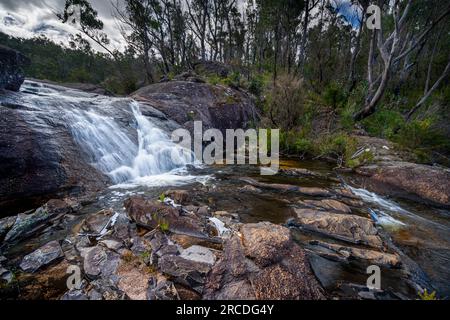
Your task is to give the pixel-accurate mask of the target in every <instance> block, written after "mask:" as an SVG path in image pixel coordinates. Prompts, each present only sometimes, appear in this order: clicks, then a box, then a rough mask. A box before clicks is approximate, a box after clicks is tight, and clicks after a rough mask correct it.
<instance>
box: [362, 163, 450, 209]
mask: <svg viewBox="0 0 450 320" xmlns="http://www.w3.org/2000/svg"><path fill="white" fill-rule="evenodd" d="M357 172H358V173H360V174H363V175H365V176H367V177H369V178H370V180H372V181H374V182H376V183H379V184H384V185H387V186H389V187H391V188H394V189H397V190H399V191H403V192H404V193H408V194H411V195H413V196H416V197H419V198H422V199H424V200H425V201H427V202H430V203H434V204H437V205H441V206H445V207H450V171H449V170H446V169H443V168H438V167H432V166H427V165H422V164H415V163H409V162H390V163H386V164H380V165H374V166H367V167H362V168H359V169H358V170H357Z"/></svg>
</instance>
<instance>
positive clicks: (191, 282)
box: [158, 255, 211, 293]
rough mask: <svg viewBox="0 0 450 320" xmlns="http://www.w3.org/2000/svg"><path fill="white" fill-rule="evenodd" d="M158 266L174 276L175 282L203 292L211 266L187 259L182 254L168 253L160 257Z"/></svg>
mask: <svg viewBox="0 0 450 320" xmlns="http://www.w3.org/2000/svg"><path fill="white" fill-rule="evenodd" d="M158 268H159V269H160V270H161V272H162V273H164V274H167V275H169V276H171V277H173V280H174V281H175V282H177V283H179V284H181V285H184V286H187V287H189V288H192V289H193V290H195V291H197V292H199V293H201V292H202V290H203V285H204V283H205V277H206V275H207V274H208V272H209V270H210V269H211V266H210V265H209V264H206V263H201V262H196V261H192V260H187V259H184V258H182V257H180V256H174V255H166V256H163V257H161V258H160V259H159V261H158Z"/></svg>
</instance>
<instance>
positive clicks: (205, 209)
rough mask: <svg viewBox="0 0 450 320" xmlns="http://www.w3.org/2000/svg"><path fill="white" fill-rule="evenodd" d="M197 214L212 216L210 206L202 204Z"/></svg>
mask: <svg viewBox="0 0 450 320" xmlns="http://www.w3.org/2000/svg"><path fill="white" fill-rule="evenodd" d="M197 214H198V215H200V216H205V217H206V216H210V214H209V208H208V206H201V207H200V208H198V210H197Z"/></svg>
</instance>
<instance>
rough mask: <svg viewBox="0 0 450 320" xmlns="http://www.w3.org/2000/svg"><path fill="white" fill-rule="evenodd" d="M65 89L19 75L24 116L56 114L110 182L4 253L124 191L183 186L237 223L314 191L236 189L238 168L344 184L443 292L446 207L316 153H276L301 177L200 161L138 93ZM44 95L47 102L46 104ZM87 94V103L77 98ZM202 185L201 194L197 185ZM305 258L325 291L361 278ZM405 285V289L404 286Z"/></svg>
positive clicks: (282, 215) (276, 212)
mask: <svg viewBox="0 0 450 320" xmlns="http://www.w3.org/2000/svg"><path fill="white" fill-rule="evenodd" d="M74 92H75V91H69V92H65V93H61V91H60V89H58V87H55V86H53V87H52V86H42V85H41V84H39V83H35V82H30V81H27V82H26V83H25V84H24V86H23V87H22V94H23V96H24V97H22V98H21V99H23V100H26V101H22V104H26V105H27V106H29V107H30V108H31V109H34V111H36V109H38V112H37V114H39V115H41V116H42V118H37V119H36V118H35V119H32V118H31V117H30V118H27V117H25V118H26V119H27V121H30V122H34V123H36V124H37V125H38V124H39V125H44V124H43V123H44V122H45V121H48V120H49V119H50V118H51V121H56V122H58V121H61V122H62V123H64V125H65V126H66V128H67V130H68V131H69V132H70V133H71V136H72V138H73V141H74V142H75V143H76V144H77V145H78V146H79V147H80V152H81V153H83V154H84V155H85V156H87V158H88V159H89V160H88V162H89V165H90V166H92V167H94V168H96V169H97V170H99V171H101V172H102V173H104V174H105V175H107V176H108V177H109V178H110V180H111V185H110V186H108V187H106V188H104V189H103V190H102V191H100V192H98V193H97V194H96V195H95V198H94V200H93V201H91V202H90V203H88V204H86V205H84V206H83V207H82V209H81V211H80V212H79V213H78V214H77V215H76V216H75V217H73V219H71V220H68V222H67V223H66V224H64V225H63V227H61V228H60V230H57V231H54V232H51V233H45V234H42V235H40V236H37V237H35V238H33V239H32V240H30V241H27V242H26V243H21V244H19V245H17V246H15V247H13V248H11V249H10V250H9V252H8V255H7V257H8V258H11V259H13V258H14V257H15V256H17V255H19V254H23V252H30V251H31V250H33V249H34V248H37V247H38V246H39V245H41V244H44V243H46V242H48V241H49V240H54V239H58V240H63V239H64V238H65V236H66V235H67V234H68V233H71V232H73V230H74V228H76V226H77V224H78V223H79V222H80V221H81V220H82V219H83V218H85V217H86V216H87V215H89V214H92V213H95V212H98V211H99V210H103V209H109V208H110V209H112V210H113V211H114V212H118V213H120V212H123V211H124V207H123V202H124V200H126V199H127V198H128V197H130V196H132V195H144V196H145V197H148V198H153V199H157V198H158V197H159V195H160V194H161V193H162V192H164V191H166V190H168V189H176V188H179V189H185V190H191V191H192V194H193V197H194V199H195V202H197V203H207V204H208V205H209V206H210V208H211V210H212V211H228V212H233V213H237V214H238V215H239V217H240V219H241V221H242V222H244V223H249V222H259V221H270V222H273V223H277V224H285V223H286V222H287V221H288V220H289V219H290V218H292V217H294V216H295V212H294V211H293V206H295V203H296V202H298V201H299V200H305V199H315V198H314V197H311V196H302V195H299V194H296V193H289V192H280V191H277V190H263V191H262V192H261V193H249V192H243V191H242V190H241V188H242V187H244V186H245V185H246V183H245V182H243V181H242V180H241V178H242V177H251V178H254V179H256V180H258V181H260V182H265V183H283V184H290V185H297V186H302V187H318V188H326V189H337V188H340V187H342V186H344V185H345V186H347V187H348V188H349V189H350V190H351V191H352V192H353V193H354V194H355V195H356V196H358V197H359V198H360V199H361V201H363V202H364V207H362V208H356V209H353V208H352V214H357V215H361V216H364V217H370V218H371V219H372V220H374V221H375V223H376V224H377V226H378V227H379V228H380V229H381V230H383V232H384V233H385V234H387V235H388V236H390V237H391V238H392V240H393V243H394V244H395V245H396V246H398V247H399V249H400V250H401V251H402V252H404V253H405V254H406V255H407V256H408V257H409V258H411V259H412V260H413V261H415V262H416V263H417V265H418V266H419V267H420V268H421V269H422V270H423V271H424V272H425V274H426V276H427V277H428V278H429V281H430V283H431V284H432V286H433V287H434V288H435V289H436V291H437V293H438V295H439V297H443V298H444V297H449V296H450V286H449V283H450V232H449V231H450V219H449V218H450V212H449V211H447V210H444V209H439V208H434V207H431V206H428V205H425V204H421V203H417V202H412V201H407V200H403V199H399V198H388V197H382V196H380V195H377V194H375V193H373V192H371V191H369V190H367V189H366V188H365V186H364V185H360V184H359V183H358V179H357V177H356V176H354V175H353V174H350V173H346V174H338V173H336V172H335V171H334V170H333V167H332V165H330V164H328V163H324V162H320V161H299V160H296V159H282V160H281V161H280V166H281V168H282V169H292V168H304V169H307V170H310V171H311V172H313V173H316V174H317V175H315V176H310V177H308V176H289V175H283V174H278V175H275V176H260V175H259V173H260V171H259V167H257V166H251V165H228V166H225V165H215V166H203V165H201V164H198V163H196V161H195V159H194V157H193V155H192V153H191V152H190V151H189V150H186V149H182V148H180V147H179V146H177V145H176V144H174V143H173V142H172V141H170V138H169V135H168V133H167V129H168V128H167V126H166V125H165V124H162V123H160V122H159V121H158V119H156V118H154V117H148V116H144V115H143V114H142V113H141V110H140V108H139V104H138V103H137V102H135V101H132V100H130V99H122V98H106V97H104V98H103V97H96V98H95V99H94V101H92V97H91V96H89V95H87V94H86V95H85V94H79V95H78V93H76V92H75V93H74ZM27 93H29V94H27ZM49 100H51V101H52V103H50V104H48V103H47V102H48V101H49ZM87 100H89V104H86V101H87ZM111 100H114V101H113V103H121V108H120V112H119V114H117V113H116V110H117V109H118V108H109V107H108V104H111ZM124 100H126V101H124ZM68 105H69V106H70V107H67V106H68ZM103 107H104V108H103ZM26 112H27V111H26V110H25V111H24V114H25V113H26ZM34 114H36V112H35V113H34ZM44 114H45V115H44ZM48 114H51V116H50V117H49V116H48ZM205 188H206V190H208V192H207V193H204V192H202V190H205ZM16 213H19V212H16ZM292 233H293V236H294V238H295V240H296V241H297V242H298V243H299V244H300V245H302V246H303V247H305V248H308V245H307V243H308V241H309V240H311V239H315V236H314V235H311V234H308V233H307V232H302V231H299V230H295V229H292ZM311 263H312V264H313V265H314V268H315V272H316V275H317V274H318V273H321V274H322V277H323V279H324V280H323V282H322V283H324V282H325V283H328V284H329V285H328V286H325V289H326V290H330V291H333V290H334V285H335V284H336V283H337V282H339V281H351V282H353V283H360V284H361V285H363V284H364V283H365V279H366V278H367V275H366V274H365V272H364V271H365V270H361V269H355V268H353V267H352V266H348V265H342V264H339V263H337V262H335V261H328V260H327V259H324V258H322V257H318V256H313V258H312V260H311ZM382 285H383V286H389V287H392V288H395V289H396V290H398V291H402V289H401V288H402V287H403V286H404V284H403V283H401V280H400V278H399V276H398V274H397V273H396V271H395V270H386V271H384V270H383V274H382ZM399 288H400V289H399ZM405 290H406V289H405ZM409 294H410V296H413V295H414V293H412V292H409Z"/></svg>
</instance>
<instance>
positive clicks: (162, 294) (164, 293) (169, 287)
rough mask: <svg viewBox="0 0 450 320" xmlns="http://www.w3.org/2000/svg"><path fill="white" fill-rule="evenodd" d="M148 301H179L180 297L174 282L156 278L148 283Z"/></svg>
mask: <svg viewBox="0 0 450 320" xmlns="http://www.w3.org/2000/svg"><path fill="white" fill-rule="evenodd" d="M147 299H148V300H178V299H179V296H178V293H177V289H176V288H175V285H174V284H173V282H172V281H168V280H166V279H163V280H157V279H156V277H151V278H150V279H149V281H148V290H147Z"/></svg>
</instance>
